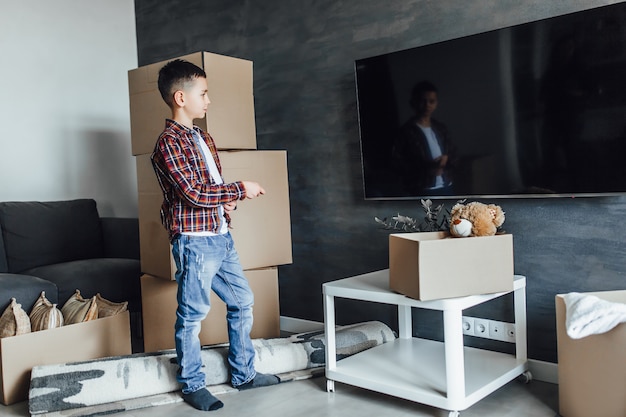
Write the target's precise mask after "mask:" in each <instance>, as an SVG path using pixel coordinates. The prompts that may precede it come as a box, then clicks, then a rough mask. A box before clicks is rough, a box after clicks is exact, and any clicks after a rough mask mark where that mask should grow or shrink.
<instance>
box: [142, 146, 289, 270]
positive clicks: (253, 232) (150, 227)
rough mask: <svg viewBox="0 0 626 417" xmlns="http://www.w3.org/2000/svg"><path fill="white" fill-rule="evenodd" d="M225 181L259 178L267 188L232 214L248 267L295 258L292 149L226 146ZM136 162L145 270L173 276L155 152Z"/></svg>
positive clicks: (234, 231) (222, 155)
mask: <svg viewBox="0 0 626 417" xmlns="http://www.w3.org/2000/svg"><path fill="white" fill-rule="evenodd" d="M220 161H221V163H222V170H223V176H224V181H226V182H233V181H237V180H252V181H257V182H259V183H260V184H261V185H262V186H263V188H264V189H265V191H266V194H265V195H263V196H260V197H258V198H254V199H245V200H240V201H239V202H238V205H237V211H235V212H234V213H233V214H232V222H231V229H230V233H231V235H232V236H233V239H234V241H235V248H237V252H238V253H239V258H240V261H241V265H242V267H243V268H244V269H258V268H267V267H271V266H276V265H284V264H290V263H292V262H293V257H292V248H291V217H290V210H289V183H288V179H287V153H286V152H285V151H230V152H227V151H222V152H220ZM136 162H137V181H138V190H139V197H138V208H139V242H140V256H141V271H142V272H143V273H145V274H149V275H153V276H157V277H160V278H164V279H170V280H173V279H174V273H175V272H176V266H175V264H174V260H173V259H172V255H171V245H170V241H169V238H168V235H167V231H166V230H165V228H164V227H163V225H162V224H161V217H160V214H159V212H160V209H161V204H162V201H163V197H162V194H161V189H160V188H159V185H158V182H157V179H156V175H155V174H154V171H153V169H152V165H151V163H150V155H139V156H137V157H136Z"/></svg>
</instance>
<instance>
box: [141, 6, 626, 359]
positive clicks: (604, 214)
mask: <svg viewBox="0 0 626 417" xmlns="http://www.w3.org/2000/svg"><path fill="white" fill-rule="evenodd" d="M583 3H584V6H582V4H583ZM610 3H616V2H614V1H598V0H587V1H585V2H579V1H577V2H573V1H571V2H546V1H544V0H533V1H530V0H522V1H520V0H515V1H512V0H504V1H503V0H484V1H469V2H468V1H458V0H457V1H454V0H440V1H425V0H390V1H386V2H379V1H372V0H361V1H351V2H350V1H337V0H308V1H304V0H300V1H291V2H288V1H264V2H261V1H252V0H213V1H206V0H135V7H136V19H137V43H138V54H139V57H138V58H139V59H138V60H139V65H145V64H149V63H152V62H156V61H160V60H164V59H169V58H172V57H177V56H180V55H184V54H187V53H191V52H196V51H202V50H204V51H210V52H215V53H219V54H224V55H231V56H235V57H240V58H244V59H249V60H252V61H254V83H255V87H254V93H255V108H256V118H257V120H256V122H257V135H258V147H259V149H286V150H287V151H288V163H289V182H290V193H291V219H292V234H293V251H294V252H293V253H294V263H293V264H292V265H288V266H282V267H280V270H279V271H280V273H279V276H280V292H281V293H280V303H281V314H282V315H285V316H291V317H298V318H303V319H308V320H316V321H322V320H323V313H322V297H321V284H322V283H324V282H327V281H331V280H335V279H339V278H343V277H347V276H351V275H356V274H360V273H365V272H369V271H373V270H377V269H383V268H386V267H387V249H388V245H387V239H388V237H387V232H385V231H381V230H379V229H378V228H377V226H376V225H375V223H374V221H373V218H374V216H381V217H384V216H389V215H392V214H395V213H397V212H400V213H403V214H406V215H412V216H419V215H421V209H420V207H419V202H417V201H413V202H408V201H403V202H390V201H387V202H383V201H365V200H364V199H363V193H362V188H361V171H360V154H359V134H358V128H357V111H356V96H355V82H354V74H353V64H354V60H355V59H358V58H364V57H368V56H373V55H378V54H382V53H386V52H391V51H396V50H401V49H406V48H410V47H415V46H419V45H424V44H429V43H433V42H437V41H442V40H446V39H451V38H457V37H461V36H465V35H470V34H474V33H478V32H483V31H487V30H491V29H496V28H501V27H506V26H511V25H514V24H518V23H523V22H528V21H532V20H537V19H542V18H546V17H551V16H556V15H560V14H564V13H569V12H573V11H578V10H582V9H584V8H591V7H596V6H601V5H605V4H610ZM459 70H462V68H459ZM494 202H495V203H498V204H500V205H501V206H502V207H503V209H504V210H505V211H506V213H507V220H506V223H505V229H506V231H507V232H510V233H512V234H513V235H514V246H515V272H516V273H518V274H523V275H526V276H527V279H528V286H527V297H528V332H529V357H530V358H533V359H538V360H545V361H550V362H556V359H557V358H556V335H555V322H554V321H555V318H554V296H555V294H557V293H563V292H570V291H591V290H594V291H597V290H612V289H623V288H626V284H625V279H624V271H626V259H625V257H624V254H625V252H626V244H625V243H624V242H625V239H624V234H625V232H626V226H625V225H624V223H623V222H622V220H623V217H622V216H623V215H625V214H626V199H625V198H622V197H619V198H618V197H611V198H593V199H591V198H588V199H565V198H563V199H545V200H530V199H528V200H527V199H511V200H498V201H494ZM445 203H446V206H447V207H450V205H451V203H453V202H450V201H445ZM477 310H478V311H470V312H468V313H467V314H468V315H471V314H479V313H480V314H484V315H485V316H489V317H491V318H494V319H502V320H507V319H509V320H510V319H511V300H510V297H505V298H503V299H502V300H501V301H498V302H495V303H493V304H492V305H490V306H488V307H482V308H480V309H477ZM415 315H416V325H415V331H416V333H419V334H421V335H423V336H425V337H432V338H440V337H441V331H440V328H439V327H440V324H441V317H440V316H438V315H436V314H433V313H429V312H422V311H419V312H416V314H415ZM337 318H338V321H339V322H340V323H341V322H344V323H349V322H356V321H363V320H369V319H379V320H382V321H385V322H387V323H389V324H392V325H393V324H394V320H395V318H394V311H393V309H390V308H388V307H385V306H378V305H365V304H364V303H356V302H348V301H343V302H339V303H338V313H337ZM470 343H475V344H480V343H486V342H480V341H478V342H477V341H470ZM502 349H504V350H506V347H502Z"/></svg>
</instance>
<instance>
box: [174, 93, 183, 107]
mask: <svg viewBox="0 0 626 417" xmlns="http://www.w3.org/2000/svg"><path fill="white" fill-rule="evenodd" d="M174 103H176V105H177V106H178V107H183V106H184V105H185V93H184V92H183V90H177V91H175V92H174Z"/></svg>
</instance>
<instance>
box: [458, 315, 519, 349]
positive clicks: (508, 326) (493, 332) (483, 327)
mask: <svg viewBox="0 0 626 417" xmlns="http://www.w3.org/2000/svg"><path fill="white" fill-rule="evenodd" d="M462 323H463V334H464V335H468V336H476V337H482V338H485V339H492V340H499V341H501V342H510V343H515V323H506V322H503V321H496V320H487V319H481V318H478V317H468V316H463V319H462Z"/></svg>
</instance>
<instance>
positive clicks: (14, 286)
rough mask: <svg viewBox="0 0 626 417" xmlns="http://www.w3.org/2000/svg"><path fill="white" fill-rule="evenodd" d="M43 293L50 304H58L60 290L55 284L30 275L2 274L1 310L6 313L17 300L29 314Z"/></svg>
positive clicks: (0, 276) (0, 278)
mask: <svg viewBox="0 0 626 417" xmlns="http://www.w3.org/2000/svg"><path fill="white" fill-rule="evenodd" d="M42 291H45V292H46V297H47V298H48V300H50V302H52V303H57V300H58V289H57V286H56V285H55V284H54V283H52V282H50V281H46V280H45V279H42V278H39V277H34V276H30V275H21V274H0V310H1V311H4V309H5V308H7V306H8V305H9V303H10V302H11V298H15V299H16V300H17V302H18V303H20V304H21V305H22V308H23V309H24V311H26V312H27V313H29V312H30V311H31V309H32V308H33V305H34V304H35V301H37V299H38V298H39V296H40V295H41V292H42Z"/></svg>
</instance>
